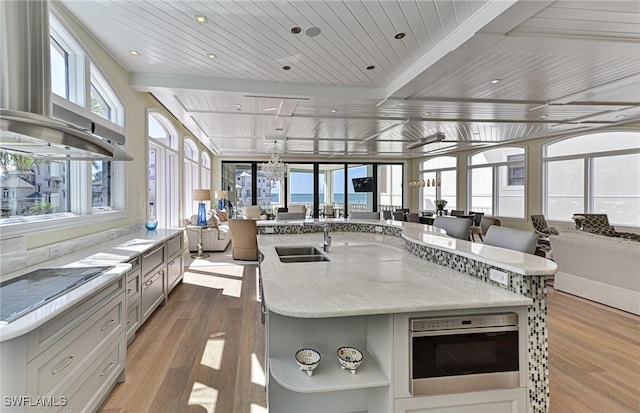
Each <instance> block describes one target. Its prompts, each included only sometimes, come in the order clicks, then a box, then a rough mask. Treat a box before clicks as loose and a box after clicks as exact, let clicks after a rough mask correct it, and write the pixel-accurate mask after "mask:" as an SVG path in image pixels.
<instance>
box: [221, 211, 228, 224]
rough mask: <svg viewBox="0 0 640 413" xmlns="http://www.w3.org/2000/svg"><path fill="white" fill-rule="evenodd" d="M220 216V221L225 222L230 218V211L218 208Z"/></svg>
mask: <svg viewBox="0 0 640 413" xmlns="http://www.w3.org/2000/svg"><path fill="white" fill-rule="evenodd" d="M218 218H220V222H225V221H228V220H229V213H228V212H227V211H220V210H218Z"/></svg>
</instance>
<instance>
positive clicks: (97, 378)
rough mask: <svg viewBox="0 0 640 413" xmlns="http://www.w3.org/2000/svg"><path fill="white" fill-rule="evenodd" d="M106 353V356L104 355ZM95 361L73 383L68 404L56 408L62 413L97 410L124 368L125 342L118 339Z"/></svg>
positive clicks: (68, 396) (67, 395) (68, 395)
mask: <svg viewBox="0 0 640 413" xmlns="http://www.w3.org/2000/svg"><path fill="white" fill-rule="evenodd" d="M102 354H104V356H102ZM102 354H101V357H98V358H97V359H96V361H95V362H93V363H92V364H91V365H90V366H89V367H88V368H87V369H86V370H85V371H84V372H83V373H82V374H81V375H80V376H79V377H78V379H77V380H76V381H75V382H74V383H73V384H72V386H71V389H72V393H71V394H67V393H65V396H66V397H67V405H66V406H63V407H61V408H60V409H57V410H55V411H56V412H60V413H79V412H90V411H96V410H97V408H98V407H99V406H98V404H99V403H101V402H102V400H103V398H104V397H105V396H106V395H107V391H108V390H109V389H110V387H111V385H112V384H113V383H114V382H115V379H116V377H117V376H118V375H119V374H120V373H121V372H122V369H123V368H124V360H125V351H124V344H122V342H120V341H117V342H115V343H113V344H110V345H109V347H108V348H107V349H106V350H105V351H104V352H103V353H102Z"/></svg>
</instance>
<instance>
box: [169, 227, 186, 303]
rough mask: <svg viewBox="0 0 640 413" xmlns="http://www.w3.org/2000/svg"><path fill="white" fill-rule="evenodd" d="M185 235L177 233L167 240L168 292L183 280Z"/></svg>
mask: <svg viewBox="0 0 640 413" xmlns="http://www.w3.org/2000/svg"><path fill="white" fill-rule="evenodd" d="M183 246H184V244H183V236H182V234H177V235H175V236H173V237H171V238H170V239H169V240H168V241H167V256H168V259H167V261H169V263H168V264H167V294H169V293H170V292H171V290H173V289H174V288H175V286H176V285H178V283H179V282H180V281H181V280H182V278H183V274H184V267H183V261H182V249H183Z"/></svg>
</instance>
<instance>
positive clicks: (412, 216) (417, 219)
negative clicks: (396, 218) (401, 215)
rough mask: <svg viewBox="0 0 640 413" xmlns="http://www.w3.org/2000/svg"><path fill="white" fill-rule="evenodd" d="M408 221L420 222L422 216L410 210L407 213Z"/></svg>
mask: <svg viewBox="0 0 640 413" xmlns="http://www.w3.org/2000/svg"><path fill="white" fill-rule="evenodd" d="M407 221H408V222H420V217H419V216H418V213H417V212H409V213H408V214H407Z"/></svg>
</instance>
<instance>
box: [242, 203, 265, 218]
mask: <svg viewBox="0 0 640 413" xmlns="http://www.w3.org/2000/svg"><path fill="white" fill-rule="evenodd" d="M242 217H243V218H244V219H267V216H266V215H265V214H263V213H262V207H260V205H245V206H244V207H243V208H242Z"/></svg>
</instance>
